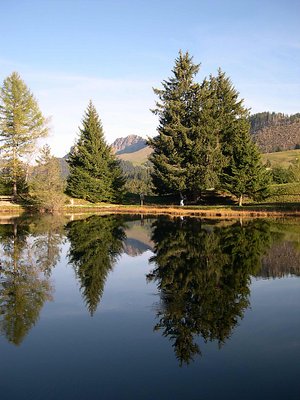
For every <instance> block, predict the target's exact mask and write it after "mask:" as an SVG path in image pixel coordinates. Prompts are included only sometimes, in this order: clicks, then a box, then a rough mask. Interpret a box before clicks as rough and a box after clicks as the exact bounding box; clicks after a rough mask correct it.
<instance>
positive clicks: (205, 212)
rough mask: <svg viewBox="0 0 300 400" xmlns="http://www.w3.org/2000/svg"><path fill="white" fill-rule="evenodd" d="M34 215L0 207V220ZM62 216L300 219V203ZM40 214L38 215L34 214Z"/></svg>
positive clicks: (95, 209)
mask: <svg viewBox="0 0 300 400" xmlns="http://www.w3.org/2000/svg"><path fill="white" fill-rule="evenodd" d="M24 213H29V214H31V213H32V212H31V211H30V208H28V207H24V206H21V205H3V204H2V205H0V216H1V215H3V216H5V215H6V216H7V215H8V214H10V215H13V216H19V215H22V214H24ZM58 213H59V214H65V215H69V214H78V213H84V214H87V213H104V214H144V215H146V214H148V215H150V214H152V215H173V216H194V217H208V218H209V217H211V218H213V217H216V218H237V217H238V218H240V217H249V218H258V217H300V203H294V204H289V203H286V204H276V203H272V204H265V205H264V204H259V205H246V206H242V207H239V206H172V205H171V206H155V205H153V206H152V205H149V206H145V205H143V206H140V205H120V204H118V205H114V204H108V205H103V204H102V205H92V206H90V205H72V206H65V207H64V209H62V210H61V211H59V212H58ZM34 214H38V213H34Z"/></svg>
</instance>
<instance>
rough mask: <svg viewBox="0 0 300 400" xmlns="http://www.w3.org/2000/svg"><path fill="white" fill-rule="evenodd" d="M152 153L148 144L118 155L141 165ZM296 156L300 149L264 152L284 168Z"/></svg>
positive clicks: (272, 161) (268, 158)
mask: <svg viewBox="0 0 300 400" xmlns="http://www.w3.org/2000/svg"><path fill="white" fill-rule="evenodd" d="M151 153H152V149H151V148H150V147H148V146H147V147H145V148H143V149H141V150H139V151H135V152H134V153H125V154H119V155H118V156H117V157H118V158H120V159H121V160H125V161H130V162H132V163H133V165H141V164H143V163H144V162H146V161H147V160H148V157H149V156H150V154H151ZM296 158H300V150H287V151H279V152H275V153H264V154H262V159H263V161H264V162H266V161H267V160H270V162H271V164H272V165H273V166H277V165H280V166H282V167H284V168H288V167H289V165H290V164H291V162H292V161H294V160H295V159H296Z"/></svg>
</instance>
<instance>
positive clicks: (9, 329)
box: [0, 218, 63, 345]
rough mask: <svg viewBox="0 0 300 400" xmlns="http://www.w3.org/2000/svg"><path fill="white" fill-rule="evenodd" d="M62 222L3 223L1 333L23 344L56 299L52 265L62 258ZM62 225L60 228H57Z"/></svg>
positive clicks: (0, 232)
mask: <svg viewBox="0 0 300 400" xmlns="http://www.w3.org/2000/svg"><path fill="white" fill-rule="evenodd" d="M61 226H62V225H61V221H60V220H59V221H58V220H57V219H54V218H50V219H49V218H43V219H40V220H39V221H38V223H37V224H36V223H35V221H34V220H31V221H30V222H29V221H28V220H17V219H16V220H14V221H13V223H12V224H2V225H0V235H1V266H0V315H1V316H0V332H1V334H2V335H4V336H6V338H7V340H8V341H9V342H11V343H13V344H15V345H19V344H20V343H21V342H22V341H23V339H24V338H25V336H26V335H27V333H28V332H29V330H30V329H31V328H32V327H33V326H34V325H35V324H36V322H37V320H38V318H39V314H40V311H41V309H42V307H43V305H44V303H45V301H47V300H51V298H52V286H51V283H50V280H49V276H50V272H51V268H52V267H53V266H54V265H55V264H56V262H57V261H58V259H59V253H60V245H61V243H62V240H63V233H62V231H60V228H61ZM57 227H59V231H58V230H57Z"/></svg>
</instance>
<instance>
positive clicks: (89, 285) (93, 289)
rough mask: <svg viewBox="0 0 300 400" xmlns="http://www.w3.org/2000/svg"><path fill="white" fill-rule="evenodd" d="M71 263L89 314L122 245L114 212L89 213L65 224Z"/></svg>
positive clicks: (94, 307)
mask: <svg viewBox="0 0 300 400" xmlns="http://www.w3.org/2000/svg"><path fill="white" fill-rule="evenodd" d="M67 236H68V239H69V241H70V250H69V254H68V256H69V262H70V263H71V264H73V267H74V269H75V272H76V276H77V278H78V280H79V281H80V285H81V291H82V295H83V298H84V300H85V303H86V305H87V308H88V310H89V312H90V314H91V315H93V314H94V312H95V311H96V309H97V306H98V303H99V301H100V299H101V297H102V294H103V290H104V285H105V281H106V278H107V276H108V274H109V272H110V271H111V270H112V268H113V265H114V263H115V262H116V260H117V258H118V256H119V255H120V254H121V252H122V249H123V240H124V239H125V233H124V228H123V225H122V221H121V220H120V218H117V217H115V216H105V217H103V216H92V217H90V218H87V219H85V220H80V221H73V222H70V223H69V224H68V225H67Z"/></svg>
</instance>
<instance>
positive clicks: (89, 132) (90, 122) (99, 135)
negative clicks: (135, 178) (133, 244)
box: [67, 101, 124, 202]
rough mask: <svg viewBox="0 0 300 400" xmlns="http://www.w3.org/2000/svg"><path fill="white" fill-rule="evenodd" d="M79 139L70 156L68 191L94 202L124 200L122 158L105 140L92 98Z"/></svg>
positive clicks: (72, 194)
mask: <svg viewBox="0 0 300 400" xmlns="http://www.w3.org/2000/svg"><path fill="white" fill-rule="evenodd" d="M79 132H80V134H79V139H78V141H77V143H76V145H75V146H74V147H73V149H72V150H71V153H70V155H69V157H68V159H67V162H68V164H69V167H70V174H69V176H68V179H67V193H68V194H69V195H71V196H73V197H76V198H81V199H85V200H88V201H91V202H101V201H104V202H105V201H106V202H115V201H118V200H120V199H121V197H122V193H123V185H124V179H123V176H122V171H121V168H120V165H119V162H118V160H117V159H116V158H115V156H114V154H113V153H112V150H111V148H110V146H108V145H107V143H106V141H105V139H104V132H103V127H102V123H101V121H100V118H99V116H98V113H97V111H96V109H95V107H94V105H93V104H92V102H91V101H90V103H89V105H88V108H87V110H86V112H85V114H84V118H83V121H82V128H80V129H79Z"/></svg>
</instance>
